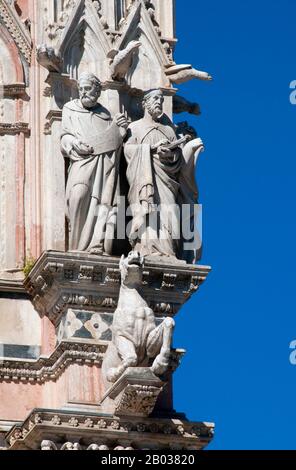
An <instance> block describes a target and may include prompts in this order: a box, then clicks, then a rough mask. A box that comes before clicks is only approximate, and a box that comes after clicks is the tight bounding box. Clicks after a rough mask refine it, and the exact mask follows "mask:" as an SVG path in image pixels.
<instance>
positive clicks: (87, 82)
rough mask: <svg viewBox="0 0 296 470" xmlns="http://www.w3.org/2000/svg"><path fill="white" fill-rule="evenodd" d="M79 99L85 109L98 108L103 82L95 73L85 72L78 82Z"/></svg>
mask: <svg viewBox="0 0 296 470" xmlns="http://www.w3.org/2000/svg"><path fill="white" fill-rule="evenodd" d="M78 89H79V97H80V101H81V103H82V106H84V108H93V107H94V106H96V104H97V102H98V99H99V97H100V96H101V92H102V84H101V81H100V80H99V79H98V77H96V76H95V75H94V74H93V73H88V72H85V73H83V74H82V75H80V77H79V80H78Z"/></svg>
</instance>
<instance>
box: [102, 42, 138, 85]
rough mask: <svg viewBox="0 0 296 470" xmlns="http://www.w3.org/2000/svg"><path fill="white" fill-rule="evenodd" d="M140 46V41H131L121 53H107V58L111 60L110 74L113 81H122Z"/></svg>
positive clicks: (113, 51) (114, 51)
mask: <svg viewBox="0 0 296 470" xmlns="http://www.w3.org/2000/svg"><path fill="white" fill-rule="evenodd" d="M140 46H141V43H140V41H131V42H129V43H128V45H127V46H126V48H125V49H123V50H121V51H116V50H112V51H110V52H109V57H111V59H112V62H111V66H110V73H111V77H112V78H113V80H117V81H123V80H124V78H125V76H126V74H127V72H128V71H129V69H130V67H131V65H132V62H133V57H134V55H135V54H136V53H137V52H138V50H139V47H140Z"/></svg>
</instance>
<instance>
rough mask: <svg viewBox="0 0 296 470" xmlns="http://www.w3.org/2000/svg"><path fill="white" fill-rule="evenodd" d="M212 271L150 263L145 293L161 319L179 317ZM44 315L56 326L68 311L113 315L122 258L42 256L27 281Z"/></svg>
mask: <svg viewBox="0 0 296 470" xmlns="http://www.w3.org/2000/svg"><path fill="white" fill-rule="evenodd" d="M210 270H211V268H210V267H208V266H196V265H187V264H186V263H177V264H165V262H163V263H160V262H159V263H150V262H146V263H145V266H144V272H143V284H142V289H143V295H144V297H145V300H146V301H147V303H148V305H151V308H153V309H154V313H155V315H156V316H158V317H162V316H163V314H166V315H172V316H173V315H175V314H176V313H177V312H178V310H179V309H180V308H181V306H182V305H183V304H184V303H185V302H186V301H187V300H188V299H189V298H190V297H191V295H192V294H193V293H194V292H196V291H197V290H198V288H199V286H200V285H201V284H202V283H203V282H204V281H205V280H206V278H207V276H208V274H209V272H210ZM24 286H25V288H26V290H27V292H28V293H29V294H30V296H31V298H32V302H33V304H34V307H35V308H36V310H37V311H38V312H39V314H40V315H47V316H48V317H49V319H50V320H51V321H52V322H53V323H54V324H55V325H58V323H59V321H60V319H61V317H62V315H63V313H64V312H65V311H66V309H67V308H68V307H73V306H78V307H80V308H81V307H83V308H87V309H88V310H89V309H90V308H91V310H93V311H98V312H110V313H113V312H114V310H115V308H116V306H117V301H118V295H119V287H120V271H119V258H113V257H104V256H95V255H90V254H88V253H84V252H79V253H75V252H68V253H64V252H55V251H48V252H44V253H43V254H42V255H41V257H40V258H39V260H38V261H37V262H36V264H35V265H34V267H33V269H32V271H31V272H30V274H29V275H28V277H27V278H26V279H25V281H24Z"/></svg>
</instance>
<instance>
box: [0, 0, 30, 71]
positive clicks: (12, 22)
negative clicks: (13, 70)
mask: <svg viewBox="0 0 296 470" xmlns="http://www.w3.org/2000/svg"><path fill="white" fill-rule="evenodd" d="M0 18H1V21H2V22H3V24H4V25H5V26H6V28H7V29H8V31H9V33H10V34H11V36H12V38H13V40H14V41H15V43H16V45H17V47H18V49H19V51H20V52H21V53H22V55H23V56H24V58H25V60H26V61H27V63H28V64H30V63H31V53H32V41H31V38H30V36H29V33H28V31H26V30H25V28H24V25H23V24H22V22H21V20H20V19H19V18H18V15H17V14H16V13H15V12H14V9H13V7H11V6H10V5H9V4H8V3H7V2H6V1H5V0H0Z"/></svg>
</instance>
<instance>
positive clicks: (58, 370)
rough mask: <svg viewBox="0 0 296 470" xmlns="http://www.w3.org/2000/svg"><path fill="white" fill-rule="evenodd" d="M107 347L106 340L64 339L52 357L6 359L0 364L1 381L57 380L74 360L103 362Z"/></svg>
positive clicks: (40, 381)
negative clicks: (76, 340)
mask: <svg viewBox="0 0 296 470" xmlns="http://www.w3.org/2000/svg"><path fill="white" fill-rule="evenodd" d="M106 349H107V343H106V342H100V343H99V344H94V343H84V344H83V343H81V342H73V341H62V342H61V343H60V344H59V345H58V347H57V348H56V350H55V351H54V352H53V353H52V355H51V356H50V357H44V356H41V357H40V358H39V359H38V360H37V361H36V360H28V359H26V360H6V359H4V361H3V362H1V366H0V382H1V381H11V380H13V381H16V382H18V381H29V382H38V383H42V382H46V381H49V380H56V379H57V378H58V377H59V376H60V375H61V374H62V373H63V371H64V370H65V369H66V367H67V366H68V365H69V364H71V363H73V362H78V363H79V364H81V363H84V362H86V363H88V364H101V363H102V360H103V356H104V353H105V351H106Z"/></svg>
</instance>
